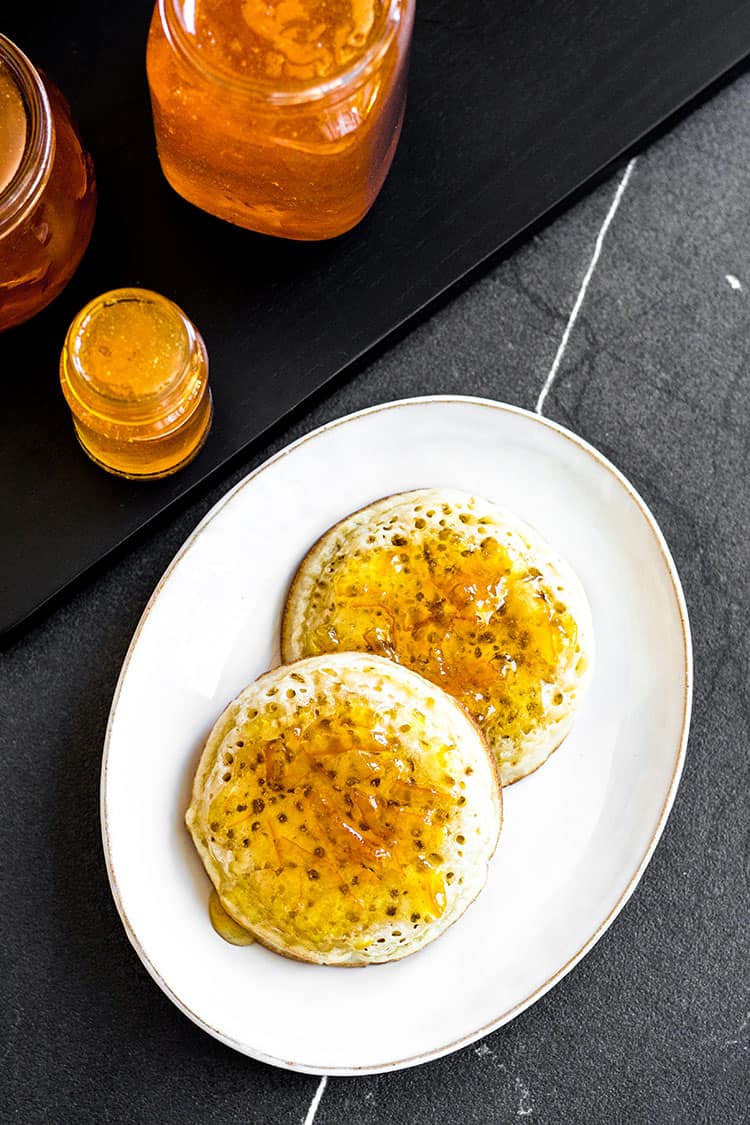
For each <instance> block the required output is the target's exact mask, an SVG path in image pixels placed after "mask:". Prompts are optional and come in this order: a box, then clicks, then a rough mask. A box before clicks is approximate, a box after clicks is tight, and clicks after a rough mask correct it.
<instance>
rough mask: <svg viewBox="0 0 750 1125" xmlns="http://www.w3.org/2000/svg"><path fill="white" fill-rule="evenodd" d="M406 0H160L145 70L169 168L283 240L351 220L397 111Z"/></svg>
mask: <svg viewBox="0 0 750 1125" xmlns="http://www.w3.org/2000/svg"><path fill="white" fill-rule="evenodd" d="M413 22H414V0H158V3H157V5H156V7H155V9H154V14H153V19H152V22H151V31H150V34H149V41H148V51H147V68H148V78H149V85H150V88H151V102H152V107H153V113H154V125H155V130H156V140H157V146H158V151H159V159H160V161H161V165H162V168H163V170H164V174H165V176H166V178H167V180H168V181H169V183H170V184H171V185H172V187H173V188H174V189H175V190H176V191H178V192H179V193H180V195H182V196H184V197H185V199H187V200H189V201H190V202H191V203H194V204H196V206H198V207H201V208H203V209H204V210H205V211H209V212H211V213H212V214H214V215H217V216H218V217H219V218H221V219H226V220H228V221H229V222H231V223H236V224H237V225H238V226H242V227H248V228H250V229H251V230H255V231H260V232H261V233H263V234H271V235H278V236H281V237H283V238H296V239H324V238H331V237H333V236H335V235H338V234H342V233H343V232H344V231H347V230H349V229H350V228H351V227H353V226H355V224H356V223H358V222H359V221H360V219H361V218H362V217H363V216H364V215H365V214H366V213H367V211H368V210H369V209H370V207H371V206H372V204H373V202H374V200H375V198H376V196H377V194H378V192H379V191H380V188H381V187H382V185H383V181H384V180H385V177H386V175H387V173H388V169H389V168H390V165H391V161H392V159H393V155H394V152H395V150H396V145H397V143H398V138H399V134H400V132H401V123H402V120H403V115H404V106H405V101H406V78H407V67H408V55H409V44H410V40H411V33H412V25H413Z"/></svg>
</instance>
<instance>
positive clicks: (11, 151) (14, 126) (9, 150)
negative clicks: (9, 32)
mask: <svg viewBox="0 0 750 1125" xmlns="http://www.w3.org/2000/svg"><path fill="white" fill-rule="evenodd" d="M27 129H28V122H27V119H26V108H25V106H24V104H23V98H22V96H21V93H20V91H19V89H18V85H17V83H16V82H15V80H14V78H13V76H12V74H11V73H10V70H9V69H8V66H7V64H5V63H3V61H2V60H1V59H0V192H3V191H4V190H5V188H6V187H7V186H8V184H9V183H10V181H11V180H12V179H13V177H14V176H15V174H16V172H17V171H18V168H19V166H20V164H21V160H22V159H23V154H24V149H25V148H26V133H27Z"/></svg>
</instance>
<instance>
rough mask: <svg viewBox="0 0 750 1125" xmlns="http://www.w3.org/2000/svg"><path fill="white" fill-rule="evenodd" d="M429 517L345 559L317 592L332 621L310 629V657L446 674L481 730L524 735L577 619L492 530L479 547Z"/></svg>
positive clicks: (438, 679) (441, 679)
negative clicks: (342, 657) (361, 654)
mask: <svg viewBox="0 0 750 1125" xmlns="http://www.w3.org/2000/svg"><path fill="white" fill-rule="evenodd" d="M434 514H435V513H433V512H430V513H429V515H430V516H434ZM425 515H427V513H425ZM460 518H461V521H462V522H469V521H473V522H475V523H476V522H477V521H476V518H475V517H474V516H471V515H468V514H462V516H461V517H460ZM444 522H445V521H444ZM480 522H481V521H480ZM427 524H428V520H426V519H425V518H423V517H420V516H417V518H416V520H415V530H416V532H417V534H418V536H419V537H418V538H415V539H414V540H413V541H412V540H410V539H407V537H406V536H405V535H399V534H394V535H393V537H392V547H391V548H383V547H374V548H371V549H366V548H361V549H357V550H355V551H353V552H352V553H349V554H346V555H342V557H340V558H338V559H337V561H336V565H335V577H334V579H333V583H332V585H331V586H328V585H327V586H326V587H325V589H323V590H322V591H321V593H320V599H321V600H323V601H325V610H324V611H323V614H322V616H323V617H324V623H323V624H318V625H316V626H314V627H313V628H312V631H311V632H309V634H308V635H307V636H306V638H305V655H315V654H318V653H325V652H340V651H350V650H362V651H367V652H372V653H374V654H376V655H379V656H385V657H388V658H390V659H391V660H395V661H397V662H398V663H401V664H405V665H406V666H407V667H409V668H412V669H413V670H414V671H416V672H420V673H421V674H422V675H423V676H425V677H426V678H427V679H429V680H432V681H433V683H436V684H439V685H440V687H442V688H444V690H445V691H447V692H448V693H449V694H450V695H452V696H454V697H455V698H457V699H458V700H460V702H461V703H462V704H463V705H464V706H465V707H466V709H467V710H468V711H469V713H470V714H471V715H472V717H473V718H474V719H475V720H476V721H477V722H478V723H479V724H480V726H481V727H482V728H483V729H485V730H498V731H500V732H502V734H503V735H504V736H506V737H508V738H512V739H514V740H515V739H518V738H519V737H521V736H523V735H525V734H528V733H529V731H531V730H532V728H533V727H534V726H535V722H536V718H537V716H538V715H540V714H541V710H542V702H543V692H544V691H545V685H546V684H547V683H553V682H554V681H555V678H556V673H557V667H558V661H559V659H560V656H561V654H562V653H563V652H564V650H566V649H570V648H571V647H574V646H575V641H576V635H577V629H576V624H575V621H574V620H573V618H572V616H571V614H570V613H569V612H568V610H567V607H566V606H565V605H563V604H561V603H559V602H557V601H555V600H554V598H553V597H551V596H550V593H549V591H548V590H546V589H545V588H544V584H543V582H542V580H541V579H542V576H541V574H540V572H539V571H538V570H535V569H534V568H529V567H528V566H527V565H526V564H525V563H524V562H523V561H522V560H520V559H518V558H517V557H516V556H514V555H512V554H511V553H510V552H509V551H507V550H506V549H505V547H503V545H502V543H500V542H498V540H497V539H496V538H495V537H494V536H493V535H491V534H488V535H487V536H486V538H484V539H482V540H481V544H480V545H476V546H475V545H474V544H472V543H471V542H470V541H468V540H466V539H464V538H462V537H461V535H460V534H459V533H458V532H456V531H454V530H453V529H451V528H449V527H439V526H437V521H436V524H435V526H433V525H432V524H431V525H430V527H429V529H427V530H426V525H427ZM316 615H317V609H316V608H315V603H313V613H312V619H313V621H314V619H315V616H316ZM561 701H562V700H561V699H558V700H552V702H553V703H556V704H557V703H560V702H561Z"/></svg>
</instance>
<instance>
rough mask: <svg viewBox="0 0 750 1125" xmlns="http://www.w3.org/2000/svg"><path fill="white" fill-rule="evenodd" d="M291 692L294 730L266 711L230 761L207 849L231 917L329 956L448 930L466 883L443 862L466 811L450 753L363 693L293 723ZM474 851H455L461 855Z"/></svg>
mask: <svg viewBox="0 0 750 1125" xmlns="http://www.w3.org/2000/svg"><path fill="white" fill-rule="evenodd" d="M292 681H294V674H292ZM300 681H301V682H302V677H300ZM275 691H276V689H271V693H270V694H273V693H274V692H275ZM290 693H291V695H292V696H293V695H294V688H288V689H286V691H285V695H286V698H284V699H283V704H284V707H283V708H282V707H281V706H279V708H278V709H279V712H280V713H282V712H283V714H284V719H283V721H282V720H280V719H277V718H276V717H275V715H274V712H273V708H274V707H275V706H277V705H275V704H274V703H273V702H271V703H270V704H269V703H266V704H265V706H264V710H263V711H262V712H259V711H257V710H253V711H250V712H249V715H248V719H247V721H246V722H245V723H244V725H243V726H242V728H241V736H240V737H233V738H232V739H229V740H227V741H226V742H225V744H224V745H223V747H222V749H221V750H220V753H219V764H218V766H217V767H216V768H217V769H219V770H220V771H221V772H220V775H219V776H220V780H221V786H220V789H219V790H218V792H216V793H215V795H214V797H213V799H212V801H211V804H210V808H209V814H208V815H209V836H208V839H207V841H206V844H207V847H208V848H209V850H210V851H211V853H212V855H213V856H214V858H215V859H216V861H217V862H218V863H219V865H220V866H221V868H222V873H223V877H224V883H223V885H221V886H219V887H218V890H219V893H220V896H221V900H222V903H223V905H224V907H225V908H226V909H227V910H228V911H229V912H230V913H233V914H237V916H238V917H241V918H243V919H248V920H249V921H250V922H251V923H257V922H262V923H263V924H264V925H268V926H270V927H271V928H272V929H277V930H278V931H279V932H282V933H284V934H287V935H288V934H289V933H290V932H291V933H293V934H294V935H295V936H296V937H297V938H298V939H299V940H300V941H303V942H306V943H309V944H310V945H312V946H314V947H315V948H316V949H318V950H325V949H326V948H331V947H332V946H334V945H338V944H341V943H348V944H351V945H352V946H353V947H354V948H360V949H361V948H365V947H367V946H369V945H370V944H371V941H372V940H373V939H372V938H371V936H368V933H369V934H370V935H371V934H372V931H373V928H377V926H378V925H381V926H384V927H390V928H391V930H390V932H391V935H392V936H394V937H396V938H400V937H402V936H405V935H406V934H407V932H411V930H412V929H416V928H417V926H418V925H419V923H420V921H423V922H426V923H427V922H430V921H433V920H435V919H437V918H439V917H440V916H441V914H442V913H443V911H444V910H445V907H446V887H447V886H448V885H450V883H451V882H453V880H454V879H456V880H457V881H458V882H462V878H461V876H460V875H459V874H457V873H456V872H454V871H453V870H451V868H450V864H449V863H448V862H447V861H446V859H445V857H444V856H443V854H442V851H441V849H443V847H444V845H445V844H446V841H447V840H448V837H449V835H450V834H451V833H452V829H451V820H452V817H453V815H454V813H455V810H456V808H460V807H461V806H463V805H465V803H466V798H465V797H464V796H463V795H462V793H461V790H462V789H463V788H464V787H465V783H464V782H463V781H462V780H460V779H456V778H454V777H451V776H448V775H447V774H446V773H445V761H446V753H447V752H448V751H449V750H451V749H453V747H448V746H446V747H442V748H441V747H437V748H436V747H435V745H434V743H430V742H429V740H428V736H427V734H426V733H425V723H426V717H425V715H424V714H422V713H421V712H420V711H418V710H416V709H414V708H409V709H408V710H407V711H405V712H404V713H403V714H402V715H396V714H395V713H390V714H388V715H384V714H383V713H379V712H378V711H377V710H376V709H375V708H374V707H373V706H372V705H371V704H370V703H368V702H367V701H366V700H364V699H363V698H362V697H360V696H358V695H355V694H353V693H351V694H346V695H345V696H343V697H341V696H337V697H336V700H335V704H333V703H332V702H331V701H330V700H327V699H326V697H325V696H324V695H322V694H320V693H318V695H316V696H315V697H313V698H312V699H310V700H306V701H305V702H304V703H301V704H299V705H297V706H296V708H295V711H294V715H293V718H292V719H291V720H290V718H289V717H288V712H287V706H288V705H289V704H290V702H291V699H290ZM280 698H281V697H280ZM396 724H399V725H398V726H397V725H396ZM407 736H408V738H407ZM419 745H422V746H423V748H424V753H420V754H418V755H417V754H416V752H415V747H417V746H419ZM463 842H464V841H463V837H461V836H460V833H459V834H458V835H457V836H456V837H455V841H454V840H453V839H451V850H452V854H453V855H454V856H455V855H456V848H457V847H458V854H461V844H462V843H463ZM220 932H221V931H220ZM374 940H375V941H377V940H383V939H374ZM373 948H375V949H376V948H377V946H376V945H374V946H373Z"/></svg>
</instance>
